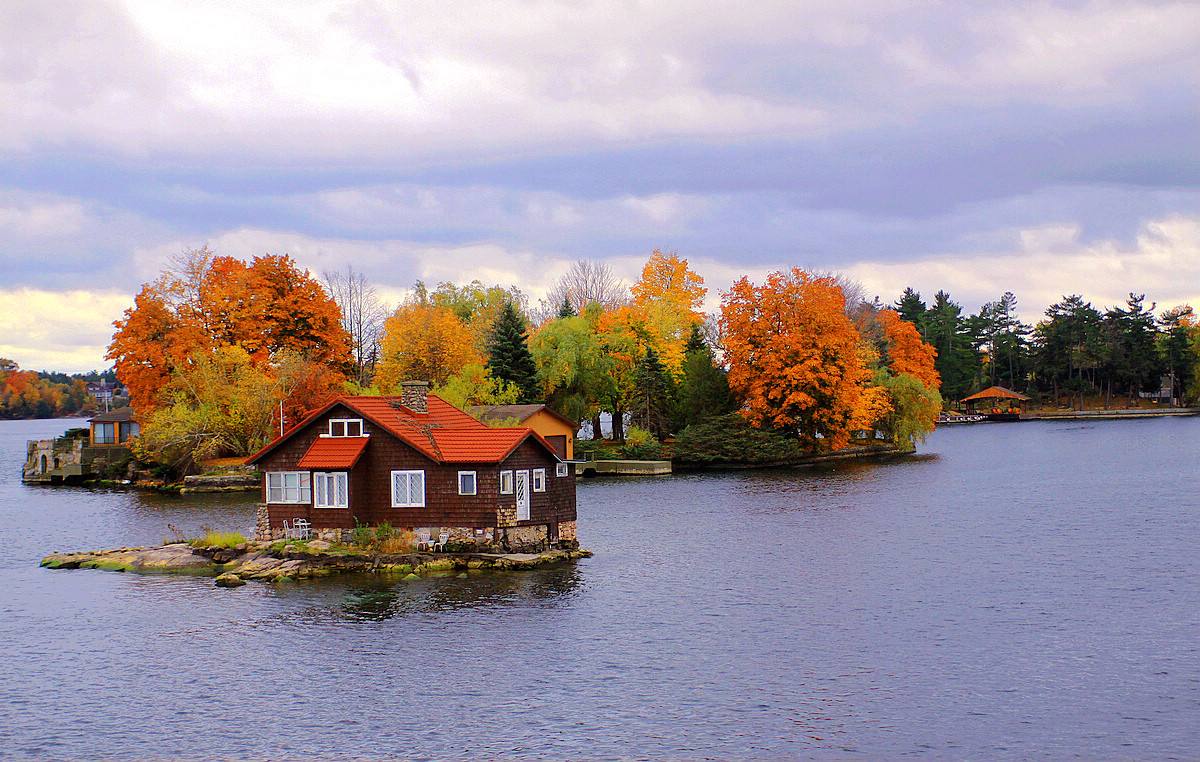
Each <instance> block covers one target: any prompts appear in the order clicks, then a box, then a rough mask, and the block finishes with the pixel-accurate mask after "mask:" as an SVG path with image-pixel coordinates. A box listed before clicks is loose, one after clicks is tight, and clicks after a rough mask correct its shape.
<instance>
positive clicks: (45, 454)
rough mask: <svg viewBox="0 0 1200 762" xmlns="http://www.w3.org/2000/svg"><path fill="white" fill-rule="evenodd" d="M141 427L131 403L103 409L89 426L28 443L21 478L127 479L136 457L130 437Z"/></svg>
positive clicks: (40, 480)
mask: <svg viewBox="0 0 1200 762" xmlns="http://www.w3.org/2000/svg"><path fill="white" fill-rule="evenodd" d="M140 431H141V429H140V427H139V426H138V423H137V421H136V420H134V417H133V411H132V410H130V409H129V408H127V407H123V408H119V409H117V410H113V411H112V412H109V413H101V414H100V415H97V416H96V417H94V418H90V419H89V420H88V427H87V428H86V429H71V430H70V431H68V432H67V433H66V434H65V435H63V436H61V437H57V438H55V439H35V440H30V441H29V442H27V443H26V445H25V448H26V450H25V467H24V469H23V470H22V472H21V479H22V480H23V481H26V482H35V483H44V484H58V483H64V484H71V483H77V482H83V481H88V480H90V479H96V478H100V477H103V478H109V479H123V478H126V477H127V476H128V467H129V463H130V461H131V460H132V459H133V453H132V452H131V451H130V449H129V440H130V439H131V438H133V437H136V436H137V435H138V434H139V433H140Z"/></svg>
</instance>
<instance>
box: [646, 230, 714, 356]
mask: <svg viewBox="0 0 1200 762" xmlns="http://www.w3.org/2000/svg"><path fill="white" fill-rule="evenodd" d="M630 291H631V293H632V294H633V304H632V306H631V308H630V309H632V310H633V311H635V312H637V313H638V314H639V317H640V319H641V321H642V322H643V323H644V324H645V326H646V328H647V329H648V330H649V331H650V333H651V335H652V337H653V343H654V345H655V347H654V348H655V350H656V351H657V352H658V354H659V355H660V356H661V357H662V361H663V364H665V365H666V366H667V367H668V368H669V369H670V370H671V371H672V372H673V373H678V372H679V370H680V368H681V366H682V364H683V356H684V347H685V346H686V345H687V341H688V337H689V336H691V333H692V326H695V325H700V324H701V323H703V322H704V314H703V313H702V312H701V311H700V307H701V305H703V304H704V296H705V294H707V293H708V289H707V288H705V287H704V278H702V277H700V275H698V274H697V273H695V272H693V271H692V270H690V269H689V268H688V261H687V260H686V259H682V258H680V257H679V255H677V254H673V253H672V254H663V253H662V252H661V251H659V250H658V249H655V250H654V252H653V253H652V254H651V255H650V259H649V260H648V261H647V262H646V265H645V266H644V267H643V268H642V277H641V279H640V280H639V281H638V282H637V283H635V284H633V287H632V288H631V289H630Z"/></svg>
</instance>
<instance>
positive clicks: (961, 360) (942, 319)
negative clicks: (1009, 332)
mask: <svg viewBox="0 0 1200 762" xmlns="http://www.w3.org/2000/svg"><path fill="white" fill-rule="evenodd" d="M925 323H926V325H927V327H928V328H927V330H928V335H927V337H926V339H927V341H929V343H930V344H932V345H933V348H934V349H936V350H937V359H936V360H935V361H934V367H935V368H936V369H937V372H938V375H940V376H941V378H942V396H943V397H945V398H946V399H950V400H956V399H960V398H962V397H964V396H966V394H967V392H968V391H970V388H971V386H972V385H973V384H974V383H975V374H976V370H977V368H978V367H979V356H978V355H977V354H976V352H975V349H974V345H973V340H972V337H971V334H970V331H969V330H968V327H967V325H966V323H965V321H964V320H963V317H962V307H961V306H960V305H959V304H958V303H957V302H955V301H954V300H953V299H951V298H950V294H948V293H946V292H945V291H938V292H937V294H936V295H935V296H934V298H933V304H932V305H930V307H929V311H928V313H927V315H926V318H925Z"/></svg>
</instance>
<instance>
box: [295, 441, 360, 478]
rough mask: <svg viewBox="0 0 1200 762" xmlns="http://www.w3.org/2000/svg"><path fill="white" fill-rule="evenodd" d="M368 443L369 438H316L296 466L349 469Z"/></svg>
mask: <svg viewBox="0 0 1200 762" xmlns="http://www.w3.org/2000/svg"><path fill="white" fill-rule="evenodd" d="M370 441H371V438H370V437H317V438H316V440H315V441H313V443H312V446H310V447H309V448H308V451H307V452H306V453H304V456H303V457H302V458H300V462H299V463H297V464H296V465H298V466H299V467H300V468H336V469H339V470H340V469H351V468H354V464H355V463H357V462H358V459H359V458H361V457H362V454H363V452H365V451H366V449H367V444H368V443H369V442H370Z"/></svg>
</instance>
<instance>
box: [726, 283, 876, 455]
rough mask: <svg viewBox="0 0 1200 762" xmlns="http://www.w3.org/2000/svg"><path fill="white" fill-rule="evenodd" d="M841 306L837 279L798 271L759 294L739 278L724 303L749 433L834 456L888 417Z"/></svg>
mask: <svg viewBox="0 0 1200 762" xmlns="http://www.w3.org/2000/svg"><path fill="white" fill-rule="evenodd" d="M845 302H846V300H845V295H844V294H843V292H842V289H841V288H840V287H839V286H838V284H837V282H836V280H835V279H834V278H831V277H827V276H826V277H822V276H815V275H813V274H811V273H809V272H806V271H804V270H802V269H800V268H797V267H794V268H792V269H791V270H789V271H788V272H775V273H771V274H770V275H769V276H767V280H766V283H764V284H763V285H761V286H755V285H754V284H753V283H751V282H750V281H749V280H748V279H747V278H742V279H741V280H739V281H737V282H736V283H734V284H733V287H732V288H731V289H730V290H729V291H728V292H726V293H725V294H724V295H723V299H722V303H721V329H722V332H723V343H724V348H725V359H726V362H727V363H728V365H729V387H730V389H731V390H732V391H733V392H734V394H735V395H737V397H738V398H739V399H740V400H741V402H742V405H743V407H742V413H743V415H745V416H746V418H747V419H748V420H749V421H750V423H751V424H752V425H754V426H756V427H759V428H769V429H776V430H781V431H786V432H789V433H793V434H794V435H796V436H797V437H798V438H799V439H800V440H801V441H802V442H804V443H805V444H807V445H808V446H809V447H810V448H813V449H815V448H817V447H820V446H826V447H829V448H830V449H837V448H840V447H844V446H846V445H847V444H848V443H849V441H850V435H851V432H853V431H855V430H858V429H868V428H871V427H872V426H873V424H874V422H875V421H877V420H879V419H880V418H882V417H883V416H884V415H886V414H887V412H888V398H887V394H886V393H885V392H883V391H882V390H881V389H879V388H877V387H875V386H872V385H871V377H872V373H871V370H870V369H869V368H868V367H867V364H866V363H865V362H864V358H863V353H862V351H861V341H860V336H859V333H858V331H857V330H856V329H855V327H854V324H853V323H852V322H851V321H850V319H849V318H848V317H847V316H846V312H845Z"/></svg>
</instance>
